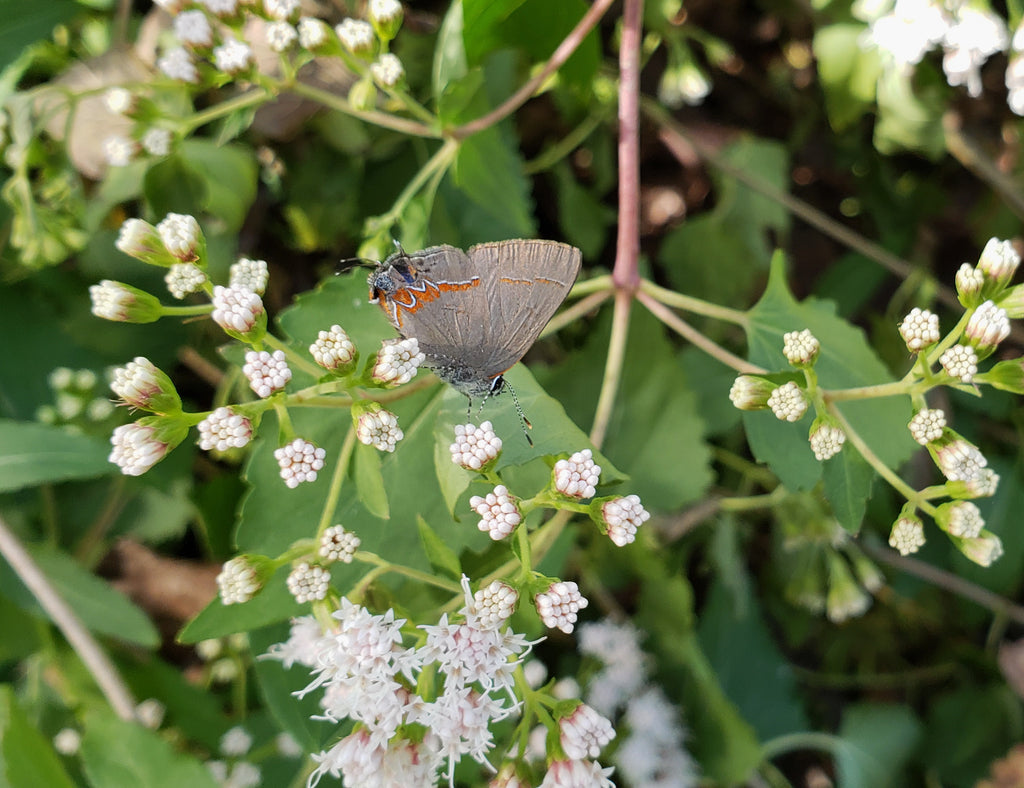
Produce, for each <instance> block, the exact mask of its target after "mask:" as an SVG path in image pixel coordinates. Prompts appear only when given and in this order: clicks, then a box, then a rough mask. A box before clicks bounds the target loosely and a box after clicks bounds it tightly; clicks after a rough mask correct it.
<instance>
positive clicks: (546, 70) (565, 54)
mask: <svg viewBox="0 0 1024 788" xmlns="http://www.w3.org/2000/svg"><path fill="white" fill-rule="evenodd" d="M612 2H613V0H597V2H595V3H594V4H593V5H592V6H591V7H590V9H589V10H588V11H587V13H585V14H584V15H583V18H582V19H580V21H579V22H578V23H577V25H576V27H574V28H573V29H572V30H571V31H570V32H569V35H567V36H566V37H565V39H564V40H563V41H562V43H561V44H559V45H558V48H557V49H556V50H555V51H554V52H553V53H552V55H551V57H550V59H549V60H548V62H547V63H545V64H544V67H543V68H542V69H541V70H540V71H538V72H537V74H536V76H534V78H533V79H531V80H530V81H528V82H527V83H526V84H524V85H523V86H522V87H521V88H519V90H517V91H516V92H515V93H513V94H512V95H511V96H510V97H509V98H508V99H507V100H506V101H505V102H504V103H502V104H501V106H499V107H496V108H495V109H493V110H491V111H490V112H488V113H487V114H486V115H484V116H482V117H479V118H477V119H476V120H471V121H469V123H466V124H464V125H462V126H458V127H456V128H454V129H451V130H450V131H449V132H448V136H450V137H452V138H453V139H457V140H462V139H465V138H466V137H471V136H472V135H474V134H477V133H478V132H481V131H483V130H484V129H489V128H490V127H491V126H493V125H495V124H496V123H498V122H500V121H501V120H503V119H504V118H506V117H507V116H509V115H511V114H512V113H513V112H515V111H516V110H517V109H519V107H521V106H522V105H523V104H525V103H526V102H527V101H528V100H529V99H531V98H532V97H533V94H534V92H535V91H536V90H537V89H538V88H539V87H540V86H541V85H543V84H544V83H545V82H546V81H547V79H548V77H550V76H551V75H552V74H554V73H555V72H556V71H557V70H558V69H559V68H561V66H562V64H563V63H565V61H566V60H568V59H569V57H570V55H572V53H573V52H575V51H576V49H577V47H579V45H580V44H582V43H583V39H585V38H586V37H587V34H588V33H589V32H590V31H591V30H592V29H593V27H594V26H595V25H596V24H597V23H598V21H600V19H601V17H602V16H604V13H605V11H607V10H608V9H609V8H610V7H611V5H612Z"/></svg>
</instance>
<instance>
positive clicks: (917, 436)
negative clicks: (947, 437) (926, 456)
mask: <svg viewBox="0 0 1024 788" xmlns="http://www.w3.org/2000/svg"><path fill="white" fill-rule="evenodd" d="M907 427H908V428H909V429H910V434H911V436H912V437H913V438H914V440H915V441H917V442H918V443H920V444H921V445H922V446H927V445H928V444H929V443H931V442H932V441H937V440H938V439H939V438H941V437H942V433H943V431H944V430H945V428H946V414H945V413H943V412H942V411H941V410H939V409H937V408H922V409H921V410H919V411H918V412H917V413H915V414H914V418H912V419H911V420H910V424H908V425H907Z"/></svg>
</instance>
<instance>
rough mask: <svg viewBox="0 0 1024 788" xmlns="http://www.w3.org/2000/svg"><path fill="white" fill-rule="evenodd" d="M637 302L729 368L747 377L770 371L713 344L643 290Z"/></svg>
mask: <svg viewBox="0 0 1024 788" xmlns="http://www.w3.org/2000/svg"><path fill="white" fill-rule="evenodd" d="M636 300H637V301H639V302H640V303H641V304H643V305H644V306H645V307H647V310H648V311H649V312H650V313H651V314H652V315H654V316H655V317H656V318H658V320H660V321H661V322H662V323H664V324H665V325H666V326H668V327H669V328H671V329H672V330H673V331H675V332H676V333H677V334H679V335H680V336H681V337H683V338H684V339H687V340H689V341H690V343H691V344H693V345H695V346H696V347H699V348H700V349H701V350H703V351H704V352H705V353H707V354H708V355H709V356H711V357H712V358H716V359H718V360H719V361H721V362H722V363H723V364H725V365H726V366H727V367H732V368H733V369H735V370H736V371H737V372H742V373H743V374H746V375H763V374H764V373H766V372H767V371H768V370H766V369H763V368H762V367H759V366H757V364H751V363H750V362H749V361H747V360H746V359H742V358H740V357H739V356H737V355H736V354H734V353H730V352H729V351H728V350H726V349H725V348H724V347H722V346H721V345H719V344H716V343H715V342H712V341H711V340H710V339H708V338H707V337H706V336H704V335H703V334H702V333H700V332H699V331H698V330H697V329H695V328H694V327H693V326H691V325H690V324H689V323H687V322H685V321H684V320H683V319H682V318H680V317H679V316H678V315H677V314H676V313H675V312H673V311H672V310H671V309H668V308H667V307H666V306H665V305H664V304H661V303H658V302H657V301H656V300H654V299H653V298H651V296H649V295H648V294H647V293H645V292H644V291H643V290H642V289H641V290H640V292H638V293H637V294H636Z"/></svg>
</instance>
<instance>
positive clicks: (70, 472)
mask: <svg viewBox="0 0 1024 788" xmlns="http://www.w3.org/2000/svg"><path fill="white" fill-rule="evenodd" d="M109 453H110V446H109V445H107V444H104V443H100V442H99V441H98V440H96V439H95V438H90V437H88V436H86V435H75V434H72V433H70V432H67V431H65V430H62V429H60V428H59V427H50V426H48V425H45V424H36V423H33V422H19V421H9V420H7V419H0V492H10V491H12V490H21V489H24V488H25V487H34V486H36V485H38V484H47V483H52V482H60V481H65V480H67V479H92V478H95V477H97V476H108V475H111V474H113V473H115V472H116V471H117V468H116V467H115V466H114V465H111V464H110V461H109V460H108V459H107V456H108V454H109Z"/></svg>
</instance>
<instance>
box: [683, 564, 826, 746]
mask: <svg viewBox="0 0 1024 788" xmlns="http://www.w3.org/2000/svg"><path fill="white" fill-rule="evenodd" d="M744 592H745V593H744V594H743V595H742V596H737V595H736V594H735V593H734V591H732V590H730V589H728V588H726V586H725V585H724V583H721V582H714V583H713V584H712V586H711V589H710V592H709V593H708V599H707V602H706V603H705V605H704V607H703V609H702V610H701V614H700V626H699V630H698V632H699V635H700V642H701V646H702V648H703V649H704V652H705V653H706V654H707V658H708V662H709V663H710V664H711V667H712V668H713V669H714V674H715V677H716V678H717V679H718V681H719V682H720V683H721V685H722V690H723V691H724V692H725V694H726V695H727V696H728V697H729V699H730V700H731V701H732V702H733V703H735V704H736V707H737V708H738V709H739V712H740V714H741V715H742V717H743V719H744V720H746V721H747V722H748V723H750V725H751V726H752V727H753V728H754V730H755V732H756V733H757V736H758V737H759V738H760V739H762V740H765V739H769V738H772V737H774V736H781V735H783V734H786V733H794V732H796V731H802V730H805V729H806V728H807V724H808V723H807V718H806V716H805V715H804V712H803V708H802V706H801V700H800V698H799V695H798V687H797V683H796V679H795V677H794V676H793V669H792V667H791V666H790V664H789V662H787V661H786V659H785V657H784V656H783V655H782V652H781V651H780V650H779V647H778V646H777V645H776V644H775V642H774V641H773V639H772V635H771V632H770V631H769V629H768V627H767V626H766V625H765V622H764V618H763V616H762V613H761V610H760V605H759V603H758V600H757V598H756V597H755V596H753V595H751V594H750V589H749V587H747V588H745V589H744ZM766 676H771V677H772V680H771V681H765V677H766Z"/></svg>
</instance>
